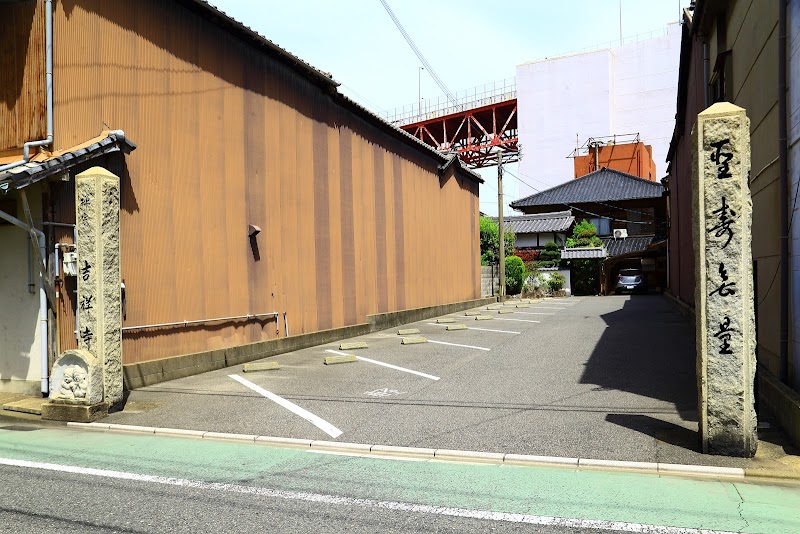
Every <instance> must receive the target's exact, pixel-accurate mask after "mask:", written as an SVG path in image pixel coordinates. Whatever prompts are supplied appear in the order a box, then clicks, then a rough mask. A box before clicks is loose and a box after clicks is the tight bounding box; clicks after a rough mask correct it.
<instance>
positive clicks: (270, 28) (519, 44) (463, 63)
mask: <svg viewBox="0 0 800 534" xmlns="http://www.w3.org/2000/svg"><path fill="white" fill-rule="evenodd" d="M387 2H388V4H389V6H390V7H391V8H392V10H393V11H394V13H395V15H396V16H397V18H398V19H399V20H400V22H401V23H402V24H403V26H404V27H405V29H406V31H407V32H408V33H409V34H410V35H411V38H412V39H413V40H414V42H415V43H416V45H417V46H418V48H419V49H420V50H421V51H422V53H423V54H424V55H425V57H426V58H427V60H428V62H429V63H430V64H431V65H432V66H433V68H434V69H435V70H436V72H437V73H438V75H439V77H440V78H441V79H442V80H443V81H444V82H445V84H446V85H447V86H448V88H449V89H450V90H451V91H453V92H456V91H459V90H463V89H468V88H471V87H474V86H477V85H481V84H484V83H490V82H494V81H497V80H502V79H505V78H512V77H513V76H514V74H515V70H516V66H517V65H518V64H520V63H525V62H528V61H533V60H538V59H543V58H546V57H553V56H558V55H563V54H566V53H570V52H574V51H578V50H581V49H584V48H600V47H602V46H603V45H606V46H609V45H611V46H613V44H615V43H614V41H616V44H618V43H619V38H620V7H621V11H622V35H623V37H625V38H631V37H632V36H635V35H640V34H646V33H648V32H651V31H662V30H663V29H664V28H665V26H666V25H667V24H668V23H669V22H674V21H676V20H678V16H679V14H680V9H681V7H686V6H687V5H688V4H689V0H563V1H558V0H556V1H543V0H529V1H521V0H506V1H505V2H502V3H500V2H497V3H495V2H488V1H485V0H484V1H482V2H479V1H476V0H462V1H455V0H439V1H436V0H427V1H422V0H387ZM211 3H212V4H214V5H216V6H217V7H218V8H219V9H221V10H223V11H225V12H226V13H228V14H229V15H230V16H232V17H234V18H235V19H237V20H239V21H241V22H243V23H244V24H246V25H248V26H250V27H251V28H253V29H254V30H256V31H257V32H259V33H261V34H262V35H264V36H265V37H267V38H268V39H270V40H272V41H273V42H275V43H277V44H278V45H280V46H282V47H283V48H285V49H287V50H288V51H290V52H292V53H293V54H295V55H297V56H299V57H300V58H302V59H304V60H305V61H307V62H309V63H310V64H312V65H313V66H315V67H317V68H319V69H321V70H324V71H326V72H330V73H331V74H332V75H333V77H334V78H335V79H336V80H337V81H338V82H339V83H341V84H342V86H341V87H340V88H339V89H340V91H341V92H343V93H345V94H347V95H348V96H350V97H351V98H353V99H355V100H357V101H358V102H360V103H361V104H362V105H364V106H366V107H368V108H370V109H372V110H373V111H375V112H381V111H388V110H391V109H393V108H395V107H400V106H403V105H408V104H411V103H414V102H417V99H418V92H421V95H422V97H423V98H436V97H438V96H439V95H441V94H442V92H441V90H440V89H439V88H438V86H437V85H436V83H435V82H434V81H433V79H432V78H431V77H430V76H429V75H428V74H427V73H426V72H424V71H423V72H421V73H420V70H419V67H420V66H421V64H420V62H419V60H418V59H417V57H416V56H415V55H414V53H413V51H412V50H411V48H410V47H409V46H408V44H407V43H406V42H405V40H404V39H403V36H402V35H401V34H400V32H399V31H398V30H397V28H396V27H395V25H394V23H393V22H392V21H391V19H390V18H389V15H388V14H387V13H386V11H385V10H384V8H383V5H382V4H381V2H380V0H335V1H327V2H322V1H319V0H317V1H304V0H294V1H289V2H287V1H285V0H282V1H273V0H262V1H261V2H258V3H256V2H253V1H252V0H211ZM512 170H513V169H512ZM482 174H484V175H485V178H486V179H487V180H492V181H494V176H495V175H496V171H495V170H494V169H487V170H486V171H482ZM515 185H516V184H515V183H514V182H513V180H507V181H506V184H505V187H506V189H507V191H506V193H507V197H508V198H507V202H506V203H508V202H510V201H511V200H514V198H515V197H514V194H515V190H516V187H515ZM481 210H483V211H486V212H488V213H491V214H493V215H496V214H497V193H496V191H495V190H493V189H490V188H484V187H482V188H481ZM509 211H510V210H509Z"/></svg>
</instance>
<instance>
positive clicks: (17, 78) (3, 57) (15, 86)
mask: <svg viewBox="0 0 800 534" xmlns="http://www.w3.org/2000/svg"><path fill="white" fill-rule="evenodd" d="M0 20H2V21H3V22H2V24H3V30H2V31H0V79H1V80H2V83H0V152H2V151H4V150H14V149H21V148H22V145H23V144H25V143H26V142H27V141H37V140H39V139H42V138H44V137H46V136H47V125H46V120H45V117H46V115H45V109H46V102H45V87H44V78H45V76H44V75H45V46H44V45H45V31H44V2H39V1H38V0H26V1H23V2H17V3H12V4H4V3H0Z"/></svg>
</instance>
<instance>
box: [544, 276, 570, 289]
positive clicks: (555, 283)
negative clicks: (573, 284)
mask: <svg viewBox="0 0 800 534" xmlns="http://www.w3.org/2000/svg"><path fill="white" fill-rule="evenodd" d="M566 283H567V277H566V276H564V275H563V274H561V273H550V279H549V280H547V285H548V286H549V287H550V291H554V292H555V291H559V290H561V289H563V288H564V286H565V285H566Z"/></svg>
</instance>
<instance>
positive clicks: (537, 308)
mask: <svg viewBox="0 0 800 534" xmlns="http://www.w3.org/2000/svg"><path fill="white" fill-rule="evenodd" d="M528 308H533V309H535V310H566V308H558V307H556V306H528Z"/></svg>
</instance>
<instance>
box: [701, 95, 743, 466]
mask: <svg viewBox="0 0 800 534" xmlns="http://www.w3.org/2000/svg"><path fill="white" fill-rule="evenodd" d="M692 157H693V161H692V165H693V185H694V187H693V195H694V198H693V207H694V213H693V222H694V225H693V230H694V249H695V277H696V289H695V311H696V320H697V323H696V335H697V381H698V395H699V406H698V408H699V410H698V412H699V419H700V422H699V426H700V439H701V444H702V450H703V452H704V453H710V454H723V455H727V456H740V457H747V458H749V457H752V456H753V455H754V454H755V452H756V447H757V446H758V435H757V432H756V413H755V408H754V404H753V400H754V399H753V380H754V376H755V369H756V338H755V314H754V309H753V262H752V252H751V249H750V245H751V225H752V216H753V203H752V199H751V197H750V188H749V186H748V178H749V174H750V120H749V119H748V118H747V115H746V114H745V110H744V109H742V108H740V107H738V106H735V105H733V104H730V103H727V102H720V103H717V104H714V105H713V106H711V107H709V108H708V109H706V110H705V111H703V112H702V113H700V114H699V115H698V117H697V123H696V124H695V127H694V130H693V131H692Z"/></svg>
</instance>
